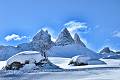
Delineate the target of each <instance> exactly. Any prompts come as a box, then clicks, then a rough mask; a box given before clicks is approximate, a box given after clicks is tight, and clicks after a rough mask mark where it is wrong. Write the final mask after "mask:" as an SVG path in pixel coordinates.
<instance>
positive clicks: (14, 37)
mask: <svg viewBox="0 0 120 80" xmlns="http://www.w3.org/2000/svg"><path fill="white" fill-rule="evenodd" d="M25 38H27V37H26V36H19V35H17V34H12V35H7V36H6V37H5V38H4V39H5V40H6V41H12V40H15V41H17V40H18V41H20V40H22V39H25Z"/></svg>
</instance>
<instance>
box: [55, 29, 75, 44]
mask: <svg viewBox="0 0 120 80" xmlns="http://www.w3.org/2000/svg"><path fill="white" fill-rule="evenodd" d="M55 43H56V45H57V46H60V45H62V46H64V45H68V44H72V43H74V40H73V38H72V36H71V35H70V33H69V31H68V30H67V28H65V29H64V30H63V31H62V32H61V33H60V34H59V36H58V38H57V40H56V42H55Z"/></svg>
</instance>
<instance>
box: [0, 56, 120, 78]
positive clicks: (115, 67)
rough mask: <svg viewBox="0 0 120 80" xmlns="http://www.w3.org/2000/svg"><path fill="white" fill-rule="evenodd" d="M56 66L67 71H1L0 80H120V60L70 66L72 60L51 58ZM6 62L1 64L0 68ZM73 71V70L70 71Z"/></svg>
mask: <svg viewBox="0 0 120 80" xmlns="http://www.w3.org/2000/svg"><path fill="white" fill-rule="evenodd" d="M49 60H50V61H51V62H53V63H54V64H56V65H58V66H60V67H61V68H64V69H66V70H65V71H57V72H43V71H42V72H40V71H34V72H30V73H27V72H22V71H0V80H29V79H30V80H119V79H120V76H119V74H120V68H119V67H120V60H118V59H102V60H103V61H105V62H106V63H107V65H87V66H69V65H67V64H68V63H69V60H70V58H60V57H49ZM3 63H4V64H5V62H0V66H1V65H3ZM69 69H72V70H69Z"/></svg>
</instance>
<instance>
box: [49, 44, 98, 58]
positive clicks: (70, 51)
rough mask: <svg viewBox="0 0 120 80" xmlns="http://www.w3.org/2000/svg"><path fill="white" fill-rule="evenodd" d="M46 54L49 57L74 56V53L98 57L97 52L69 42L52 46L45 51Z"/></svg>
mask: <svg viewBox="0 0 120 80" xmlns="http://www.w3.org/2000/svg"><path fill="white" fill-rule="evenodd" d="M47 54H48V56H50V57H66V58H72V57H73V56H76V55H84V56H89V57H90V58H92V59H98V58H100V55H99V54H97V53H95V52H93V51H91V50H89V49H88V48H86V47H83V46H81V45H79V44H71V45H66V46H54V47H52V48H51V49H50V50H48V51H47Z"/></svg>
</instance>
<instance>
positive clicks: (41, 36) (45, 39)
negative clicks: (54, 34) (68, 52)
mask: <svg viewBox="0 0 120 80" xmlns="http://www.w3.org/2000/svg"><path fill="white" fill-rule="evenodd" d="M53 45H54V43H53V42H52V41H51V35H50V34H49V33H48V31H43V30H41V31H40V32H38V33H37V34H36V35H35V36H34V37H33V40H32V41H31V42H30V43H23V44H20V45H18V48H20V49H21V50H22V51H26V50H35V51H41V52H45V51H46V50H48V49H49V48H51V47H52V46H53Z"/></svg>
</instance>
